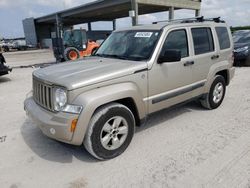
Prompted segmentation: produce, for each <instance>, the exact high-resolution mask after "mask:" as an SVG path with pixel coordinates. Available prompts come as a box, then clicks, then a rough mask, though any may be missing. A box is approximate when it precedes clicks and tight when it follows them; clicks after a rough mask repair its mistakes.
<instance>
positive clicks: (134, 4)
mask: <svg viewBox="0 0 250 188" xmlns="http://www.w3.org/2000/svg"><path fill="white" fill-rule="evenodd" d="M131 7H132V10H133V11H135V16H134V17H132V25H133V26H135V25H138V14H139V11H138V3H137V1H136V0H131Z"/></svg>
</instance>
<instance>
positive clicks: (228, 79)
mask: <svg viewBox="0 0 250 188" xmlns="http://www.w3.org/2000/svg"><path fill="white" fill-rule="evenodd" d="M215 75H220V76H222V77H223V78H224V79H225V82H226V85H227V86H228V85H229V82H230V78H229V77H230V76H229V70H226V69H224V70H221V71H219V72H217V73H216V74H215Z"/></svg>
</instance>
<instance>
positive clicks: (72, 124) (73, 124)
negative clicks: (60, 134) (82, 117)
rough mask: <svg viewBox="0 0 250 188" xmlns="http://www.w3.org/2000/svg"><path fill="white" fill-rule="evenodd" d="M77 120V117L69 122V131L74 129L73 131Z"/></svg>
mask: <svg viewBox="0 0 250 188" xmlns="http://www.w3.org/2000/svg"><path fill="white" fill-rule="evenodd" d="M77 121H78V119H74V120H73V121H72V122H71V127H70V131H71V132H74V131H75V129H76V124H77Z"/></svg>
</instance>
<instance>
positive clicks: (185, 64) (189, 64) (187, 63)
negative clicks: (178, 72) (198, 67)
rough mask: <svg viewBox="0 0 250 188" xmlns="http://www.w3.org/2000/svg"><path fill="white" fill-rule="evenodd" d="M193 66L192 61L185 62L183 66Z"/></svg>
mask: <svg viewBox="0 0 250 188" xmlns="http://www.w3.org/2000/svg"><path fill="white" fill-rule="evenodd" d="M193 64H194V61H187V62H185V63H184V66H185V67H187V66H191V65H193Z"/></svg>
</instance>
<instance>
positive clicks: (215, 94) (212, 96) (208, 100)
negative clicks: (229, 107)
mask: <svg viewBox="0 0 250 188" xmlns="http://www.w3.org/2000/svg"><path fill="white" fill-rule="evenodd" d="M225 93H226V82H225V79H224V77H223V76H220V75H217V76H216V77H215V79H214V81H213V83H212V85H211V87H210V91H209V93H208V94H207V95H206V97H205V99H203V100H201V104H202V106H203V107H205V108H207V109H216V108H218V107H219V106H220V105H221V103H222V101H223V99H224V96H225Z"/></svg>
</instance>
